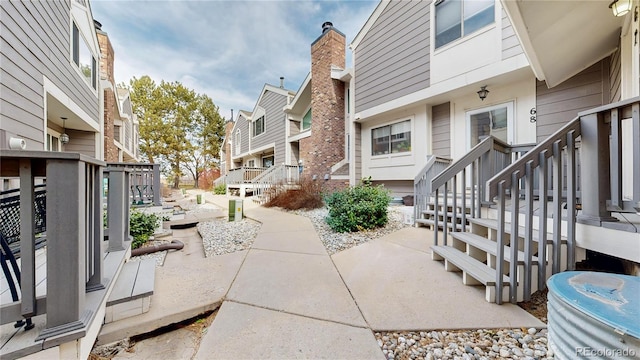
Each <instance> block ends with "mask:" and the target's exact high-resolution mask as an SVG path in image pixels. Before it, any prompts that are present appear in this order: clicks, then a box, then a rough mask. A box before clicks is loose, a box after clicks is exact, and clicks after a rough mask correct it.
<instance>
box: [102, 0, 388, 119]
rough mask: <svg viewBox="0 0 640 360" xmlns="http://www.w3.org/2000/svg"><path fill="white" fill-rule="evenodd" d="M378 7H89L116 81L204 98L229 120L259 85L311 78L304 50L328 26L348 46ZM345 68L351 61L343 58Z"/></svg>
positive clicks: (110, 0)
mask: <svg viewBox="0 0 640 360" xmlns="http://www.w3.org/2000/svg"><path fill="white" fill-rule="evenodd" d="M377 4H378V1H377V0H359V1H353V0H352V1H285V0H283V1H258V0H255V1H218V0H200V1H115V0H92V1H91V9H92V12H93V17H94V18H95V19H96V20H98V21H100V22H101V23H102V30H103V31H105V32H106V33H107V34H108V35H109V39H110V40H111V43H112V45H113V48H114V51H115V64H114V66H115V70H114V72H115V79H116V82H117V83H121V82H126V83H128V82H129V80H130V79H131V78H132V77H134V76H135V77H138V78H139V77H141V76H143V75H149V76H150V77H151V78H152V79H154V80H156V82H160V80H165V81H179V82H181V83H182V84H183V85H185V86H187V87H189V88H191V89H194V90H196V91H197V92H199V93H204V94H207V95H208V96H209V97H211V98H212V99H213V102H214V103H215V104H216V105H217V106H218V107H219V108H220V110H219V111H220V115H222V116H224V117H225V118H229V117H230V111H231V110H230V109H234V115H235V114H237V113H238V110H239V109H240V110H251V109H253V106H254V105H255V102H256V100H257V99H258V96H259V95H260V91H261V90H262V87H263V85H264V84H265V83H269V84H273V85H279V82H280V80H279V78H280V76H284V77H285V88H287V89H289V90H293V91H297V90H298V87H299V86H300V85H301V83H302V81H303V80H304V78H305V76H306V75H307V73H308V72H309V70H310V66H311V63H310V46H311V43H312V42H313V41H314V40H315V39H316V38H318V36H320V34H321V32H322V30H321V26H322V23H323V22H325V21H331V22H333V25H334V27H335V28H336V29H338V30H340V31H341V32H342V33H344V34H345V35H346V36H347V46H348V45H349V43H351V41H352V40H353V38H354V37H355V36H356V35H357V33H358V31H360V29H361V27H362V26H363V25H364V23H365V22H366V20H367V19H368V18H369V16H370V15H371V13H372V12H373V10H374V9H375V7H376V5H377ZM347 66H351V54H350V51H349V50H347Z"/></svg>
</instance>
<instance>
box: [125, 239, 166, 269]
mask: <svg viewBox="0 0 640 360" xmlns="http://www.w3.org/2000/svg"><path fill="white" fill-rule="evenodd" d="M170 242H171V241H169V240H149V241H147V242H146V243H145V244H144V245H142V247H146V246H154V245H162V244H168V243H170ZM167 252H168V250H163V251H157V252H154V253H151V254H144V255H140V256H132V257H131V259H129V261H142V260H144V259H154V260H155V261H156V266H162V265H164V259H165V258H166V257H167Z"/></svg>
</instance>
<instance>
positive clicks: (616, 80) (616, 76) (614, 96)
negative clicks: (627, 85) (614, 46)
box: [609, 46, 621, 103]
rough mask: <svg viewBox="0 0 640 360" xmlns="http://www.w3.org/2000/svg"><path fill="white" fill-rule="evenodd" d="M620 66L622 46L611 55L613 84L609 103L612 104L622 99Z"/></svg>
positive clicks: (610, 72)
mask: <svg viewBox="0 0 640 360" xmlns="http://www.w3.org/2000/svg"><path fill="white" fill-rule="evenodd" d="M620 66H621V63H620V46H618V50H616V52H614V53H613V54H611V65H610V66H609V83H610V84H611V89H610V98H609V102H611V103H614V102H618V101H620V99H621V94H620V87H621V85H620V81H621V78H620V76H621V72H620Z"/></svg>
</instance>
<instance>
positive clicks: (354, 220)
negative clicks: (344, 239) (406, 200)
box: [325, 181, 391, 232]
mask: <svg viewBox="0 0 640 360" xmlns="http://www.w3.org/2000/svg"><path fill="white" fill-rule="evenodd" d="M370 184H371V183H370V182H365V181H363V183H362V184H360V185H358V186H354V187H350V188H348V189H345V190H341V191H336V192H334V193H333V194H331V195H329V196H327V197H326V198H325V203H326V204H327V207H328V208H329V216H328V217H327V219H326V221H327V224H329V227H331V229H333V231H336V232H355V231H362V230H370V229H374V228H377V227H382V226H385V225H386V224H387V221H388V217H387V207H388V206H389V201H391V197H390V196H389V191H388V190H387V189H385V188H384V186H382V185H378V186H371V185H370Z"/></svg>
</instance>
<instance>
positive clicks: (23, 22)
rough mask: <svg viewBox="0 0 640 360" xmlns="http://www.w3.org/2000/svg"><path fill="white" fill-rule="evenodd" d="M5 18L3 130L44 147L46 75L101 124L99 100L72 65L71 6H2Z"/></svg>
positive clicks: (0, 55) (0, 48)
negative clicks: (44, 77)
mask: <svg viewBox="0 0 640 360" xmlns="http://www.w3.org/2000/svg"><path fill="white" fill-rule="evenodd" d="M0 15H1V16H0V24H1V25H2V33H1V35H0V38H1V39H0V61H1V62H2V74H1V75H2V85H3V88H2V94H3V95H2V106H1V107H0V115H1V117H2V128H3V130H5V131H7V132H9V133H15V134H17V135H19V136H23V137H24V138H25V139H27V141H28V142H30V145H33V146H29V147H30V148H32V149H34V150H35V149H43V148H44V144H43V139H44V134H43V131H44V120H43V117H44V116H45V114H44V106H45V105H44V102H45V99H44V94H43V75H44V76H46V77H47V78H48V79H49V80H51V81H52V82H53V83H54V84H55V85H56V86H57V87H58V88H59V89H61V90H62V91H63V92H64V93H65V94H66V95H67V96H69V98H70V99H71V100H72V101H73V102H74V103H76V104H77V105H78V106H79V107H80V108H81V109H82V110H84V111H85V112H86V113H87V114H89V116H90V117H91V118H92V119H93V120H94V121H96V122H99V103H98V97H97V95H96V94H95V93H94V92H93V91H92V90H91V88H90V87H89V85H87V83H86V82H85V81H84V80H83V79H82V78H81V76H80V74H79V73H78V72H77V70H76V69H75V68H73V67H72V62H71V60H70V57H71V55H70V41H71V39H70V32H71V30H70V19H69V17H70V8H69V3H68V2H64V1H39V2H16V1H11V2H10V1H0ZM96 56H97V54H96ZM96 60H97V58H96ZM73 66H75V64H74V65H73ZM94 152H95V149H94V150H93V151H92V155H94Z"/></svg>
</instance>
